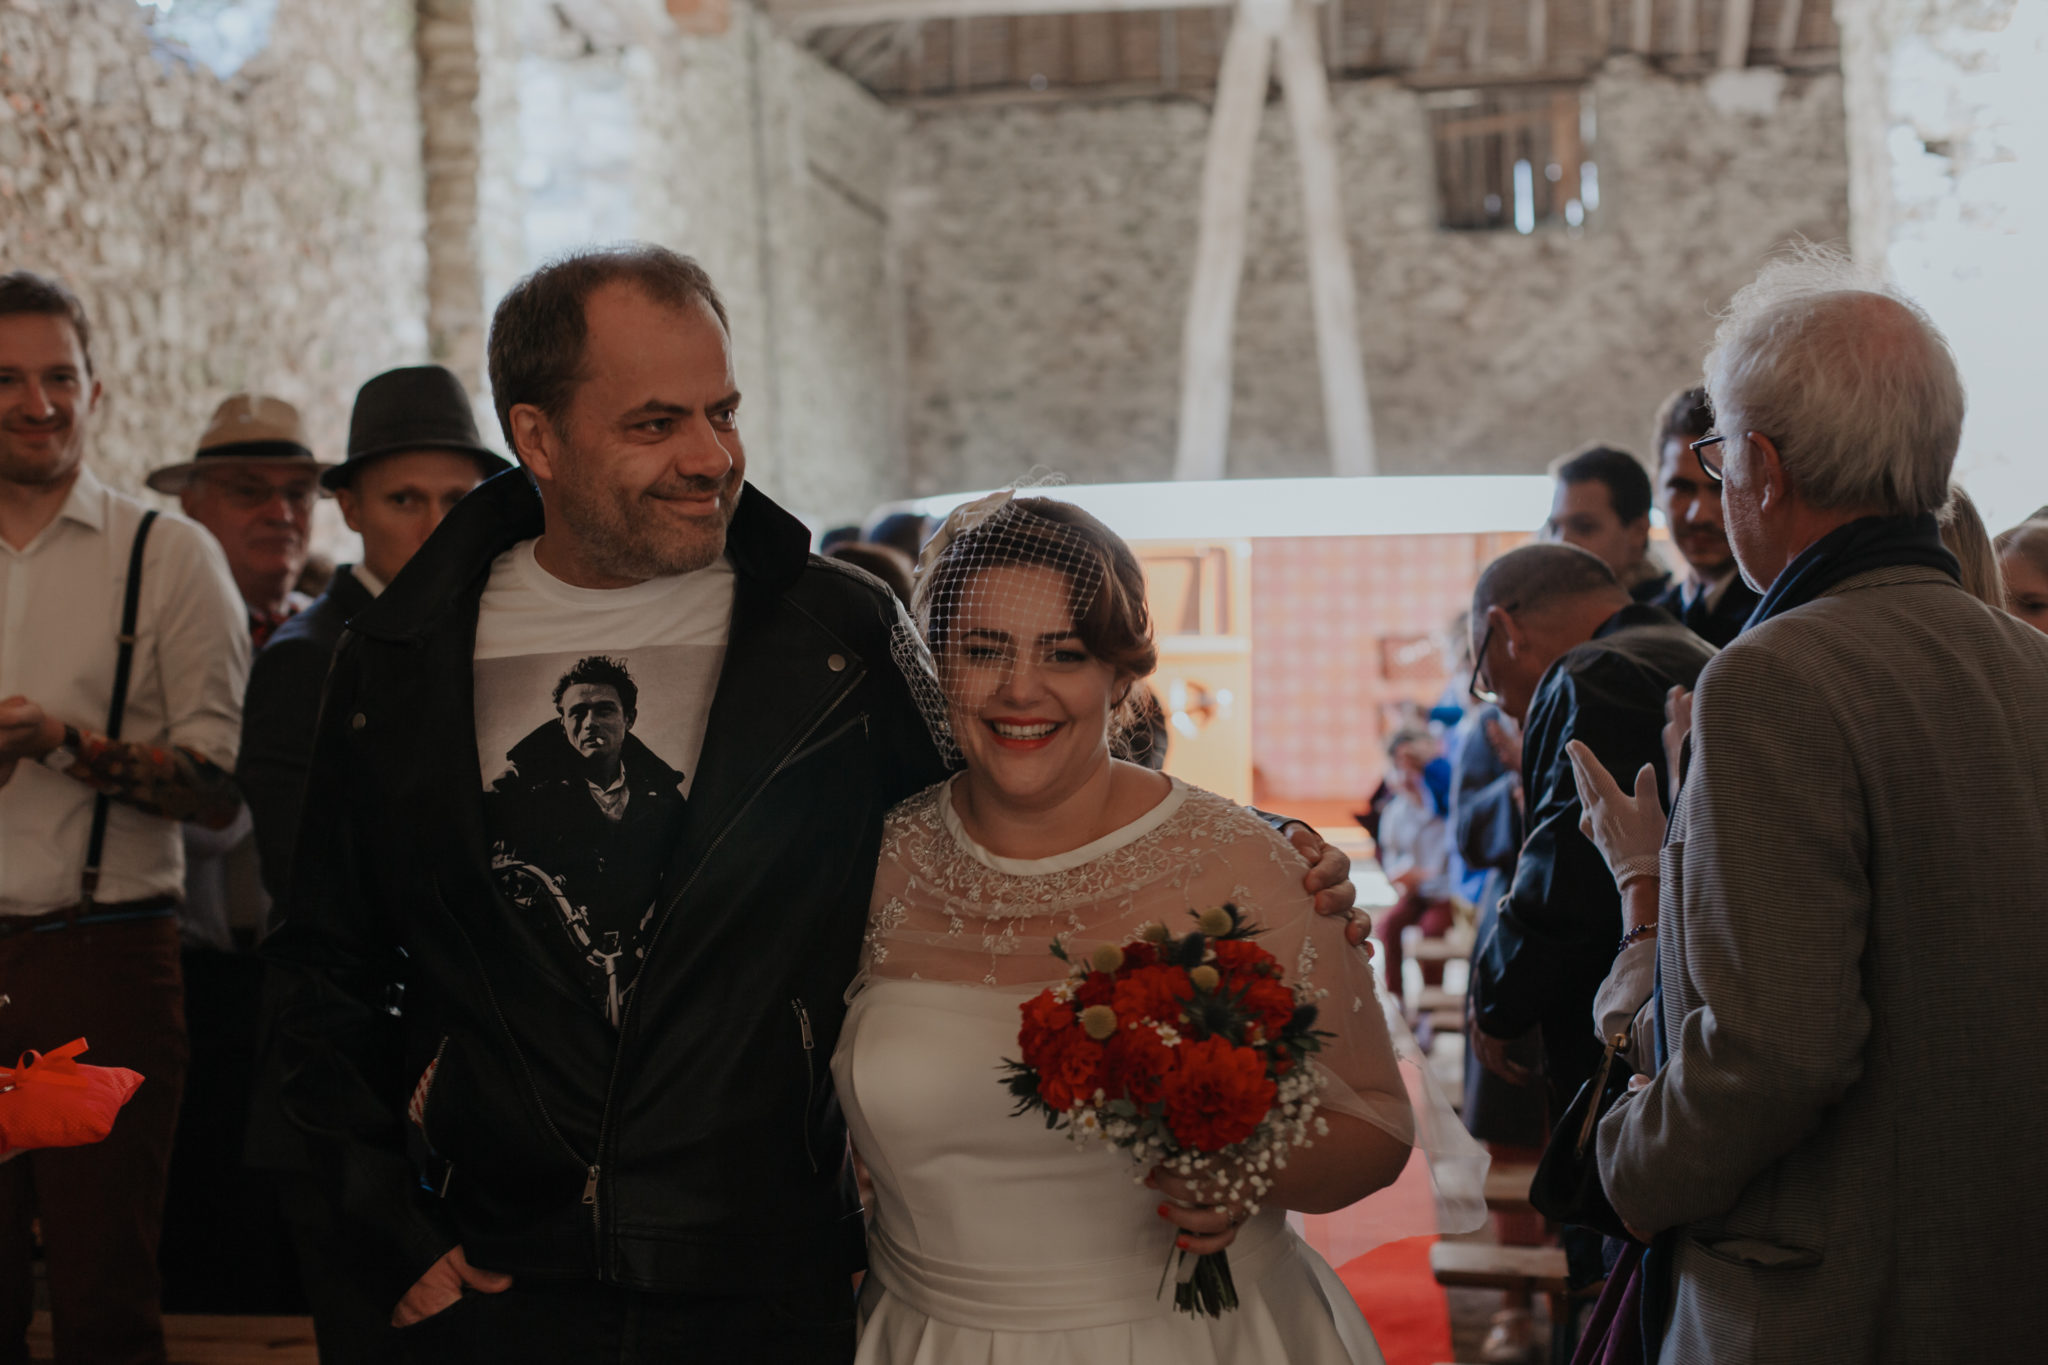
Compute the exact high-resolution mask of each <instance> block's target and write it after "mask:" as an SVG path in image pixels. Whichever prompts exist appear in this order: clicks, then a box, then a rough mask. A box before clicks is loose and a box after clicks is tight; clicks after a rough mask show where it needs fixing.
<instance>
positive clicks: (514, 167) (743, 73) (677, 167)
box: [478, 0, 906, 523]
mask: <svg viewBox="0 0 2048 1365" xmlns="http://www.w3.org/2000/svg"><path fill="white" fill-rule="evenodd" d="M478 11H479V25H480V29H481V31H482V33H483V38H482V41H483V43H484V44H485V63H484V77H483V87H484V90H483V97H482V98H483V102H484V105H485V117H484V127H485V136H484V141H485V148H484V157H483V160H484V180H483V184H482V186H481V191H480V193H481V201H482V203H483V205H484V225H483V241H484V257H485V267H484V274H485V281H486V288H485V293H486V297H487V299H488V300H489V301H490V302H492V303H495V301H496V299H497V298H498V297H499V296H500V295H501V294H502V293H503V291H504V290H505V288H506V287H508V286H509V285H510V284H511V283H512V281H513V280H514V279H516V278H517V277H518V276H519V275H520V274H521V273H523V272H524V271H526V270H528V269H531V268H532V267H533V266H534V265H535V264H538V262H539V260H540V259H542V258H544V257H545V256H546V255H548V254H550V253H552V252H554V251H559V250H562V249H565V248H567V247H570V246H573V245H575V244H577V243H578V242H599V241H614V240H619V239H622V238H628V237H632V238H640V239H644V240H649V241H655V242H660V243H662V244H664V245H667V246H670V247H673V248H675V249H676V250H679V251H682V252H685V253H687V254H689V255H692V256H695V257H696V258H697V259H698V260H700V261H701V262H703V264H704V266H705V268H706V269H708V270H709V271H710V272H711V275H712V278H713V279H714V280H715V281H716V282H717V284H718V287H719V290H720V292H721V293H722V295H723V296H724V299H725V302H726V306H727V309H728V311H729V313H730V314H731V318H732V325H733V339H734V345H735V349H736V357H735V359H736V363H737V365H738V369H739V380H740V386H741V389H742V391H743V392H744V393H745V395H746V399H745V404H744V406H743V407H742V409H741V417H742V430H743V431H744V433H745V437H746V444H747V454H748V461H749V474H750V477H752V478H753V479H754V480H755V482H757V483H758V484H760V485H761V487H762V488H764V489H765V490H766V491H767V492H768V493H769V494H770V495H771V496H773V497H775V498H777V499H778V500H780V501H782V502H783V503H784V504H785V505H786V506H788V507H789V508H791V510H793V511H796V512H798V513H800V514H803V515H806V516H809V517H812V518H814V519H816V520H818V521H819V522H821V523H824V522H833V521H848V520H856V519H858V518H859V516H860V515H861V514H862V513H864V512H865V511H866V510H867V509H868V508H869V507H871V506H872V505H874V504H875V503H876V502H878V501H881V500H884V499H886V498H891V497H896V496H900V495H901V494H902V492H903V482H904V480H903V470H904V468H905V458H904V450H903V442H902V437H901V430H902V427H901V417H900V411H899V395H900V393H901V374H902V365H901V358H900V351H901V346H900V327H899V322H900V315H901V314H900V298H901V294H900V291H899V290H897V289H896V288H895V287H894V286H893V283H892V280H891V277H890V272H889V266H888V255H887V246H888V239H889V232H888V226H889V224H888V219H889V184H890V179H891V175H892V173H893V168H894V158H895V153H896V147H897V144H898V141H899V139H900V135H901V131H902V129H903V127H904V125H905V122H906V120H905V119H904V118H903V116H901V115H899V114H895V113H892V112H891V111H890V110H889V109H887V108H886V107H885V106H884V105H882V104H881V103H880V102H879V101H877V100H875V99H874V98H873V97H872V96H870V95H868V94H867V93H866V92H865V91H864V90H862V89H861V88H860V87H859V86H857V85H855V84H854V83H853V82H851V81H849V80H848V79H846V78H845V77H844V76H842V75H841V74H839V73H838V72H837V71H834V70H832V69H831V68H829V67H827V66H826V65H824V64H823V63H822V62H820V61H819V60H818V59H817V58H815V57H813V56H812V55H811V54H810V53H809V52H807V51H805V50H803V49H802V48H800V47H798V46H796V45H794V44H792V43H789V42H788V41H786V40H784V39H782V38H779V37H777V36H776V35H775V34H774V32H773V31H772V29H771V27H770V26H769V24H768V23H767V22H766V20H764V19H763V18H762V17H761V16H760V15H759V14H758V13H757V12H756V11H755V10H754V9H753V8H752V7H750V6H747V5H744V4H739V5H735V6H734V7H733V22H732V26H731V27H730V29H728V31H726V32H725V33H723V34H720V35H717V36H713V37H691V36H686V35H684V34H682V33H680V32H678V31H677V30H676V28H675V27H674V26H673V25H672V24H671V23H670V22H669V20H668V19H667V18H666V17H665V16H664V15H662V14H661V13H660V11H661V6H660V5H659V4H652V5H643V4H639V3H637V0H584V3H583V4H581V5H580V6H568V7H557V6H556V5H553V4H548V5H532V4H529V3H528V0H487V2H486V3H480V4H479V5H478ZM564 12H566V13H568V14H569V15H570V18H571V20H572V23H571V26H570V30H571V31H569V32H565V31H564V29H563V26H562V24H561V22H560V19H559V17H558V16H559V15H560V14H562V13H564Z"/></svg>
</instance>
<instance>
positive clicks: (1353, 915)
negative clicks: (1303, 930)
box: [1286, 820, 1372, 956]
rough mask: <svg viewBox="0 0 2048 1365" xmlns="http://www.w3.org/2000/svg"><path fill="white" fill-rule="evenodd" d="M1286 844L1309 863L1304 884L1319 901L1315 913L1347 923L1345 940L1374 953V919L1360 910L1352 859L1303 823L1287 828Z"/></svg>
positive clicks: (1369, 952) (1353, 945)
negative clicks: (1354, 882) (1354, 883)
mask: <svg viewBox="0 0 2048 1365" xmlns="http://www.w3.org/2000/svg"><path fill="white" fill-rule="evenodd" d="M1286 833H1287V842H1289V843H1290V844H1293V845H1294V848H1295V851H1296V852H1298V853H1300V854H1301V856H1302V857H1304V858H1306V859H1307V860H1308V864H1309V868H1308V875H1307V876H1306V877H1303V878H1302V879H1301V884H1302V886H1303V888H1305V889H1306V890H1307V891H1308V893H1309V894H1310V895H1312V896H1314V897H1315V898H1316V913H1317V914H1318V915H1332V916H1335V917H1337V918H1339V919H1342V920H1343V921H1344V940H1345V942H1347V943H1349V944H1350V945H1351V946H1352V947H1354V948H1363V949H1365V951H1366V954H1367V956H1370V955H1371V954H1372V940H1371V938H1370V937H1368V936H1369V935H1370V934H1371V933H1372V916H1371V915H1368V914H1366V913H1365V912H1364V911H1363V910H1360V909H1359V908H1358V888H1357V887H1356V886H1354V885H1352V883H1351V858H1350V856H1349V855H1348V854H1346V853H1345V852H1344V850H1343V849H1341V848H1338V847H1337V846H1336V845H1335V844H1333V843H1330V842H1329V841H1328V840H1326V839H1324V838H1323V836H1322V835H1320V834H1318V833H1316V832H1315V830H1313V829H1312V828H1310V827H1309V826H1308V825H1307V824H1305V823H1304V822H1302V821H1300V820H1290V821H1288V822H1287V826H1286Z"/></svg>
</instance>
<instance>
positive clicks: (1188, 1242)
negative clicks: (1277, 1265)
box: [1145, 1166, 1245, 1256]
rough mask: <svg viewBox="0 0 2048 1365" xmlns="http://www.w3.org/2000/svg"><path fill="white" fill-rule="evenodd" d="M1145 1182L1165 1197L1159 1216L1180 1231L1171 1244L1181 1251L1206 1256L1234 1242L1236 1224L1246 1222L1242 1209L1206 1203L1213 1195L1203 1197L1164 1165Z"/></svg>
mask: <svg viewBox="0 0 2048 1365" xmlns="http://www.w3.org/2000/svg"><path fill="white" fill-rule="evenodd" d="M1145 1183H1146V1184H1147V1185H1149V1186H1151V1187H1152V1188H1153V1189H1155V1190H1157V1191H1159V1193H1160V1194H1162V1195H1164V1196H1165V1199H1164V1200H1163V1201H1162V1202H1161V1203H1160V1205H1159V1216H1160V1217H1161V1218H1162V1219H1164V1220H1165V1221H1167V1222H1168V1223H1171V1224H1172V1225H1173V1226H1174V1227H1176V1228H1179V1229H1180V1233H1179V1235H1178V1237H1177V1238H1176V1239H1175V1242H1174V1245H1176V1246H1178V1247H1179V1248H1180V1249H1181V1250H1183V1251H1191V1252H1193V1253H1195V1254H1196V1255H1198V1256H1207V1255H1208V1254H1209V1253H1211V1252H1214V1251H1221V1250H1223V1249H1224V1248H1225V1247H1227V1246H1229V1245H1230V1244H1231V1243H1232V1242H1234V1241H1236V1240H1237V1229H1238V1225H1239V1224H1241V1223H1243V1222H1244V1219H1245V1214H1244V1210H1243V1209H1241V1208H1239V1207H1237V1206H1236V1205H1234V1204H1228V1203H1216V1204H1211V1203H1207V1202H1205V1200H1206V1199H1207V1198H1211V1197H1214V1196H1205V1195H1204V1194H1203V1193H1202V1192H1201V1191H1200V1190H1198V1189H1197V1188H1196V1187H1195V1186H1193V1185H1190V1184H1189V1183H1188V1182H1187V1181H1185V1180H1183V1179H1181V1178H1180V1177H1179V1176H1177V1175H1175V1174H1173V1172H1171V1171H1169V1170H1167V1169H1166V1168H1165V1167H1164V1166H1154V1167H1153V1168H1152V1174H1150V1175H1148V1176H1146V1177H1145Z"/></svg>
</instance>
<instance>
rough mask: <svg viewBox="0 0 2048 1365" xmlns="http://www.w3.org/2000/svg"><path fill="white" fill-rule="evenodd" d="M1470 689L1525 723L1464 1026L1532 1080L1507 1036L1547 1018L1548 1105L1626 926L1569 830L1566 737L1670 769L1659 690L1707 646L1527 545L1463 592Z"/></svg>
mask: <svg viewBox="0 0 2048 1365" xmlns="http://www.w3.org/2000/svg"><path fill="white" fill-rule="evenodd" d="M1472 627H1473V629H1474V630H1475V631H1477V632H1479V633H1480V634H1479V643H1478V645H1477V646H1476V647H1475V649H1474V652H1473V660H1474V667H1475V678H1474V690H1475V691H1477V692H1479V693H1480V694H1481V695H1482V696H1484V697H1485V698H1486V699H1488V700H1491V701H1496V702H1498V704H1499V705H1500V708H1501V709H1502V710H1503V711H1505V712H1507V714H1508V715H1510V716H1513V717H1515V718H1516V719H1517V720H1520V721H1521V722H1522V730H1523V744H1524V748H1523V752H1522V787H1523V790H1524V791H1525V792H1526V793H1527V795H1526V797H1525V800H1524V804H1525V806H1526V809H1527V815H1526V818H1525V821H1524V824H1525V827H1526V830H1527V833H1526V834H1525V835H1524V838H1523V843H1522V850H1521V854H1520V857H1519V858H1518V860H1517V862H1516V865H1515V878H1514V882H1513V884H1512V885H1511V886H1510V887H1509V888H1508V893H1507V895H1506V897H1505V898H1503V899H1502V901H1501V903H1500V907H1499V912H1498V918H1497V919H1496V921H1495V924H1494V928H1493V932H1492V933H1491V934H1489V935H1488V936H1487V937H1486V938H1485V939H1483V940H1481V941H1480V942H1479V944H1478V945H1477V946H1476V948H1475V949H1474V952H1473V956H1472V986H1471V989H1470V992H1469V995H1470V999H1471V1008H1472V1013H1473V1017H1474V1019H1475V1021H1476V1022H1477V1024H1478V1028H1477V1029H1476V1030H1475V1032H1474V1033H1473V1036H1472V1043H1473V1047H1474V1049H1475V1050H1476V1051H1477V1052H1478V1054H1479V1059H1480V1061H1481V1063H1482V1064H1484V1065H1485V1066H1487V1067H1489V1068H1491V1069H1492V1070H1494V1071H1495V1072H1497V1073H1499V1074H1501V1075H1503V1076H1506V1077H1507V1078H1509V1079H1511V1080H1518V1081H1523V1082H1526V1081H1528V1079H1529V1076H1528V1073H1527V1071H1526V1069H1525V1068H1523V1067H1521V1066H1518V1065H1516V1064H1515V1063H1514V1062H1513V1061H1511V1060H1510V1059H1509V1058H1508V1057H1507V1055H1506V1044H1507V1041H1508V1040H1510V1039H1514V1038H1518V1037H1520V1036H1521V1035H1523V1034H1525V1033H1527V1032H1528V1031H1529V1030H1530V1029H1531V1028H1533V1027H1535V1026H1537V1025H1539V1024H1540V1025H1542V1027H1543V1044H1544V1047H1543V1052H1544V1070H1545V1079H1546V1081H1547V1083H1548V1090H1549V1097H1550V1100H1551V1111H1552V1112H1553V1113H1556V1112H1559V1111H1561V1110H1562V1109H1563V1107H1564V1105H1565V1104H1566V1103H1568V1102H1569V1101H1570V1100H1571V1098H1572V1096H1573V1095H1574V1094H1575V1093H1576V1092H1577V1090H1578V1088H1579V1086H1581V1085H1582V1084H1584V1083H1585V1081H1586V1079H1587V1078H1588V1077H1589V1076H1591V1075H1592V1073H1593V1068H1594V1066H1595V1065H1596V1064H1597V1063H1598V1062H1599V1059H1600V1048H1599V1046H1598V1045H1597V1044H1595V1043H1594V1042H1593V1040H1592V1038H1591V1036H1590V1034H1589V1033H1588V1032H1587V1029H1586V1026H1585V1020H1586V1018H1587V1013H1588V1011H1589V1010H1590V1009H1591V1007H1592V1002H1593V993H1594V992H1595V991H1596V990H1598V989H1599V987H1600V983H1601V981H1602V980H1604V979H1605V977H1606V975H1607V969H1608V966H1609V964H1611V963H1612V962H1613V960H1614V954H1615V952H1616V943H1617V941H1618V940H1619V939H1620V937H1621V904H1620V899H1619V897H1618V896H1617V895H1616V893H1615V889H1614V880H1613V878H1612V877H1610V876H1609V875H1608V872H1607V867H1606V864H1605V863H1604V862H1603V861H1602V860H1601V857H1600V853H1599V850H1598V849H1596V848H1595V847H1594V846H1593V845H1592V843H1591V842H1589V841H1588V840H1587V838H1586V836H1585V835H1584V834H1582V833H1581V832H1580V830H1579V817H1580V814H1581V808H1580V805H1579V794H1578V787H1577V783H1576V782H1575V781H1574V779H1573V776H1572V766H1571V760H1570V758H1569V756H1568V755H1567V754H1566V752H1565V745H1566V744H1567V743H1568V742H1570V741H1571V740H1574V739H1576V740H1579V741H1580V742H1582V743H1584V744H1585V745H1587V746H1588V747H1589V748H1591V749H1592V751H1593V752H1594V753H1596V754H1599V755H1600V756H1601V758H1602V760H1603V761H1605V762H1606V763H1607V765H1608V766H1609V767H1610V768H1612V769H1614V770H1615V771H1617V772H1626V773H1631V774H1633V773H1634V772H1636V771H1637V769H1639V768H1641V767H1642V766H1643V765H1644V764H1646V763H1647V764H1650V765H1652V766H1653V767H1655V768H1656V769H1657V771H1658V772H1659V773H1660V774H1662V772H1663V771H1664V761H1665V760H1664V745H1663V729H1664V695H1665V693H1666V692H1668V691H1669V690H1670V689H1671V688H1673V687H1690V686H1692V683H1693V680H1694V679H1695V678H1697V677H1698V676H1699V671H1700V669H1701V668H1703V667H1704V666H1705V665H1706V662H1707V660H1708V659H1710V658H1712V657H1713V654H1714V650H1713V647H1712V646H1711V645H1709V644H1707V643H1706V642H1705V641H1704V640H1701V639H1700V638H1699V637H1698V636H1697V635H1694V634H1693V633H1692V632H1691V631H1689V630H1687V629H1686V628H1685V627H1683V626H1681V625H1679V624H1678V622H1677V621H1675V620H1673V619H1672V618H1671V617H1670V615H1669V614H1667V613H1666V612H1664V611H1662V610H1661V609H1659V608H1657V607H1653V606H1649V605H1646V604H1644V603H1632V602H1630V601H1629V599H1628V594H1627V593H1626V592H1624V591H1623V590H1622V587H1621V584H1620V583H1619V582H1617V581H1616V579H1615V576H1614V574H1613V573H1612V571H1610V570H1609V569H1608V567H1607V566H1606V565H1605V564H1603V563H1601V562H1600V561H1599V560H1598V559H1596V558H1594V557H1593V556H1592V555H1591V554H1588V553H1587V552H1586V551H1584V550H1579V549H1575V548H1573V547H1572V546H1569V545H1526V546H1523V547H1522V548H1521V549H1519V550H1511V551H1509V552H1508V553H1507V554H1505V555H1502V556H1501V557H1500V558H1499V559H1496V560H1495V561H1494V562H1493V563H1492V564H1490V565H1488V566H1487V568H1486V571H1485V572H1484V573H1482V574H1481V575H1480V576H1479V584H1478V586H1477V587H1476V588H1474V589H1473V592H1472Z"/></svg>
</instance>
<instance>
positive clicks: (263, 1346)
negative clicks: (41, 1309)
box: [28, 1313, 320, 1365]
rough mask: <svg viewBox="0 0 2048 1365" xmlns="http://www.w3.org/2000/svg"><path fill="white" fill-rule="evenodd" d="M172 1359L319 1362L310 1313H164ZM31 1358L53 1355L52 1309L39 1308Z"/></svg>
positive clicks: (234, 1363)
mask: <svg viewBox="0 0 2048 1365" xmlns="http://www.w3.org/2000/svg"><path fill="white" fill-rule="evenodd" d="M164 1335H165V1337H166V1338H168V1339H169V1342H170V1348H171V1365H320V1354H319V1352H318V1351H317V1350H315V1349H314V1346H313V1320H312V1319H311V1318H253V1317H251V1318H244V1317H209V1316H204V1315H199V1314H194V1315H191V1316H184V1315H180V1316H176V1317H169V1318H165V1319H164ZM28 1351H29V1359H31V1360H53V1359H55V1358H56V1352H55V1351H54V1349H53V1348H52V1347H51V1345H50V1315H49V1314H48V1313H38V1314H36V1320H35V1322H34V1324H33V1325H32V1326H31V1327H30V1328H29V1331H28Z"/></svg>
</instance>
